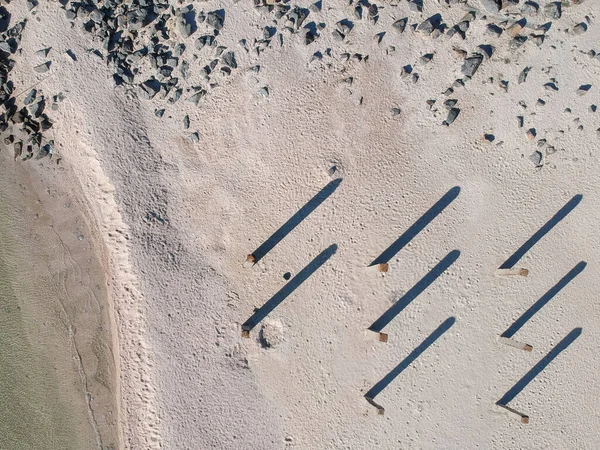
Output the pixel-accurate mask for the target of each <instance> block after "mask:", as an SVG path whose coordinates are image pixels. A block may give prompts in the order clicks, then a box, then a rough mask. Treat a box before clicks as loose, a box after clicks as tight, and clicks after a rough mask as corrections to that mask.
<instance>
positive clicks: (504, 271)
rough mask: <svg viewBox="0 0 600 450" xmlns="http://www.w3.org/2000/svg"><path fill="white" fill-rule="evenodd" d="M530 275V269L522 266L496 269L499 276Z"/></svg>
mask: <svg viewBox="0 0 600 450" xmlns="http://www.w3.org/2000/svg"><path fill="white" fill-rule="evenodd" d="M527 275H529V270H527V269H524V268H522V267H517V268H513V269H496V276H497V277H526V276H527Z"/></svg>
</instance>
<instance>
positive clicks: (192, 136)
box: [188, 131, 200, 144]
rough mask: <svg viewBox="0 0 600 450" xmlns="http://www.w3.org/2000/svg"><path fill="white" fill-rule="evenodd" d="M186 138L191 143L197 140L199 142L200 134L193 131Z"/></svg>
mask: <svg viewBox="0 0 600 450" xmlns="http://www.w3.org/2000/svg"><path fill="white" fill-rule="evenodd" d="M188 140H189V141H190V142H191V143H192V144H196V143H197V142H200V135H199V134H198V132H197V131H196V132H194V133H192V134H190V135H189V137H188Z"/></svg>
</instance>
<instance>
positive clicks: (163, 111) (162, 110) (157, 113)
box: [154, 109, 165, 117]
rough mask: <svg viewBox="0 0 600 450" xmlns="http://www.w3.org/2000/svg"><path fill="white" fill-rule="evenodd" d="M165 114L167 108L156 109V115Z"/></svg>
mask: <svg viewBox="0 0 600 450" xmlns="http://www.w3.org/2000/svg"><path fill="white" fill-rule="evenodd" d="M164 114H165V110H164V109H157V110H156V111H154V115H155V116H156V117H162V116H163V115H164Z"/></svg>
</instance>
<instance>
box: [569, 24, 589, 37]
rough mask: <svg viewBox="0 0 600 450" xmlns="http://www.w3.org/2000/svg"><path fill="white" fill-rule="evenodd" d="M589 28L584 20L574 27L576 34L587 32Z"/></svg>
mask: <svg viewBox="0 0 600 450" xmlns="http://www.w3.org/2000/svg"><path fill="white" fill-rule="evenodd" d="M587 28H588V27H587V25H586V24H585V23H583V22H581V23H578V24H577V25H575V26H574V27H573V33H575V34H583V33H585V32H586V31H587Z"/></svg>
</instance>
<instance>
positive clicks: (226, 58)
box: [222, 52, 237, 69]
mask: <svg viewBox="0 0 600 450" xmlns="http://www.w3.org/2000/svg"><path fill="white" fill-rule="evenodd" d="M222 60H223V64H225V65H226V66H229V67H231V68H232V69H237V62H236V60H235V53H234V52H227V53H225V54H223V57H222Z"/></svg>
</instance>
